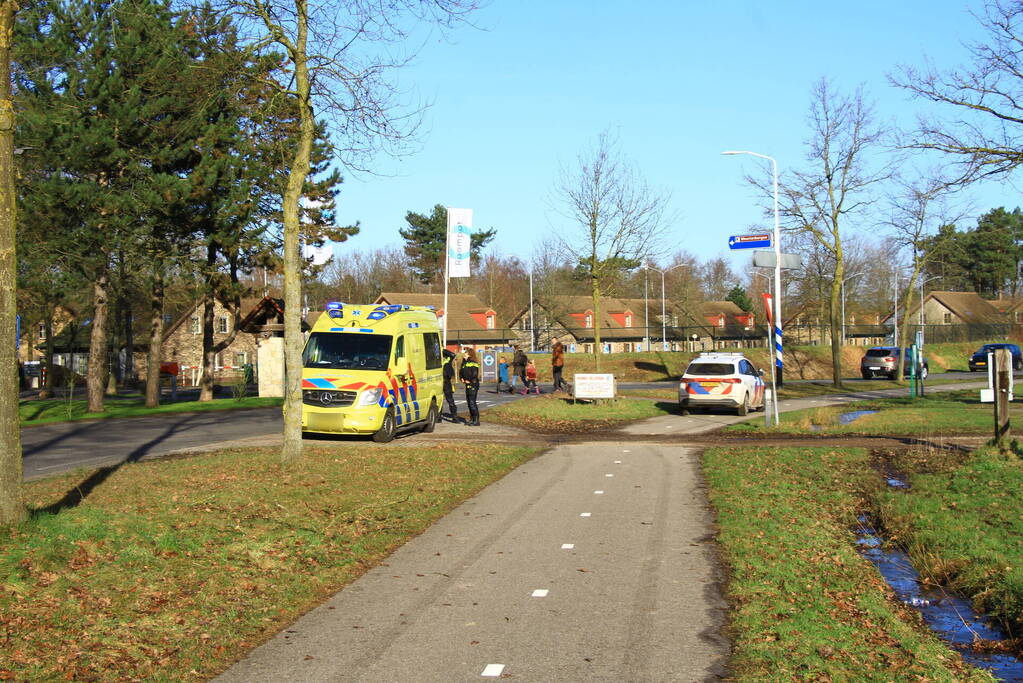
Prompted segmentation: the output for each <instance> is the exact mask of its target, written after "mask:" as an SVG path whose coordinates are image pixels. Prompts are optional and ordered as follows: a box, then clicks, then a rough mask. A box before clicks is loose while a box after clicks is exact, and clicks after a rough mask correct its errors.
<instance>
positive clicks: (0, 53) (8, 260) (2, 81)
mask: <svg viewBox="0 0 1023 683" xmlns="http://www.w3.org/2000/svg"><path fill="white" fill-rule="evenodd" d="M16 9H17V5H16V4H15V2H14V1H13V0H0V330H2V332H0V335H2V337H3V339H4V340H6V341H7V343H4V344H0V368H2V370H0V525H10V524H17V523H19V522H21V521H23V520H24V519H25V517H26V514H27V513H26V510H25V503H24V500H23V499H22V492H21V483H22V478H23V470H22V462H21V427H20V426H19V425H20V420H19V418H18V373H17V372H15V369H16V368H17V365H18V358H17V351H16V349H15V348H14V344H13V343H10V341H11V340H13V339H14V335H15V329H16V327H17V301H16V297H15V294H16V292H17V282H16V280H15V274H16V273H17V253H16V249H15V241H16V239H17V237H16V232H15V227H14V226H15V220H16V210H17V207H16V205H15V189H14V188H15V182H14V104H13V102H12V101H11V39H12V33H13V31H14V12H15V10H16Z"/></svg>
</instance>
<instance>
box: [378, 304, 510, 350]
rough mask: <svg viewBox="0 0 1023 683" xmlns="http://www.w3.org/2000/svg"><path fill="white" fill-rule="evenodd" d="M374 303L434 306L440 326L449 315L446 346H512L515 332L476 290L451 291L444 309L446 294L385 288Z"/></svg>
mask: <svg viewBox="0 0 1023 683" xmlns="http://www.w3.org/2000/svg"><path fill="white" fill-rule="evenodd" d="M373 303H375V304H381V305H387V304H405V305H407V306H432V307H433V308H434V310H435V311H436V312H437V318H438V320H440V323H441V327H442V328H443V326H444V319H445V318H447V348H449V349H451V350H452V351H457V350H458V349H459V348H462V349H466V348H473V349H483V348H487V347H491V348H493V347H505V346H510V345H511V343H512V340H514V339H515V338H516V337H515V334H514V333H513V332H512V330H510V329H508V327H506V326H505V325H502V324H501V321H500V320H499V319H498V315H497V312H496V311H495V310H494V309H493V308H491V307H490V306H486V305H484V304H483V302H482V301H480V300H479V298H477V297H476V295H475V294H451V293H448V309H447V310H446V311H445V310H444V295H443V294H420V293H417V292H383V293H382V294H381V295H380V296H378V297H377V299H376V301H374V302H373Z"/></svg>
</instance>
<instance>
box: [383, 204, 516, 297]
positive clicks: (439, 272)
mask: <svg viewBox="0 0 1023 683" xmlns="http://www.w3.org/2000/svg"><path fill="white" fill-rule="evenodd" d="M405 222H406V223H408V227H407V228H402V229H400V230H398V233H399V234H400V235H401V237H402V239H404V240H405V253H406V254H407V255H408V257H409V259H410V260H411V262H412V267H413V269H414V270H415V273H416V277H418V278H419V281H420V282H422V283H423V284H428V285H434V284H437V283H438V282H439V281H440V280H441V279H442V278H443V277H444V247H445V244H446V243H447V230H448V210H447V209H446V208H445V207H443V206H441V205H440V204H437V205H436V206H434V207H433V213H431V214H430V215H429V216H427V215H426V214H421V213H414V212H412V211H409V212H408V213H406V214H405ZM495 234H497V231H496V230H494V229H493V228H491V229H489V230H474V231H473V232H472V234H471V235H470V246H469V254H470V256H469V257H470V258H471V259H472V263H473V265H477V264H478V263H479V259H480V254H481V253H482V251H483V248H484V247H485V246H486V245H487V244H488V243H489V242H490V240H492V239H493V238H494V235H495Z"/></svg>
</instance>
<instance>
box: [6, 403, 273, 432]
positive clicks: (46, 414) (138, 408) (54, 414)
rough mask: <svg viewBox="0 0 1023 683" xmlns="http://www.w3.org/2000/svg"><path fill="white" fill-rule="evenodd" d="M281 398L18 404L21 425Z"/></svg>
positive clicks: (143, 414)
mask: <svg viewBox="0 0 1023 683" xmlns="http://www.w3.org/2000/svg"><path fill="white" fill-rule="evenodd" d="M282 401H283V399H281V398H274V397H266V396H264V397H259V396H246V397H244V398H240V399H239V398H218V399H214V400H212V401H181V402H179V403H162V404H160V405H159V406H157V407H156V408H147V407H146V402H145V399H142V398H107V400H106V401H104V406H105V408H106V410H105V411H104V412H102V413H90V412H89V411H88V407H89V406H88V403H87V402H86V401H83V400H80V399H74V400H71V401H68V400H66V399H61V398H51V399H33V400H29V401H22V402H21V403H20V404H19V405H18V413H19V415H20V416H21V424H22V426H31V425H38V424H49V423H53V422H73V421H75V420H109V419H112V418H118V417H147V416H150V415H165V414H167V413H193V412H209V411H216V410H239V409H244V408H266V407H270V406H279V405H281V403H282Z"/></svg>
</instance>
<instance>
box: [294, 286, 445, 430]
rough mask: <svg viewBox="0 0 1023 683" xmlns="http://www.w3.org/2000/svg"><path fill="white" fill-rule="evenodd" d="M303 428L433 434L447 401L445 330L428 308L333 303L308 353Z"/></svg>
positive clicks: (307, 347)
mask: <svg viewBox="0 0 1023 683" xmlns="http://www.w3.org/2000/svg"><path fill="white" fill-rule="evenodd" d="M302 368H303V369H302V431H303V432H316V433H320V434H368V435H372V437H373V440H374V441H378V442H380V443H386V442H388V441H390V440H391V439H393V438H394V435H395V434H396V433H397V432H398V431H404V430H407V429H411V428H418V429H420V430H421V431H424V432H432V431H433V429H434V427H435V426H436V424H437V419H438V416H439V413H440V408H441V404H442V401H443V397H444V388H443V382H444V380H443V376H442V375H443V358H442V356H441V347H440V326H439V324H438V322H437V315H436V313H434V311H433V309H432V308H430V307H426V306H403V305H397V304H393V305H385V306H379V305H376V304H370V305H368V306H357V305H356V306H353V305H351V304H341V303H338V302H333V301H332V302H330V303H328V304H327V307H326V312H325V314H324V315H321V316H320V318H319V320H317V321H316V323H315V324H314V325H313V329H312V331H311V333H310V335H309V339H308V340H307V341H306V345H305V350H304V351H303V353H302Z"/></svg>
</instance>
